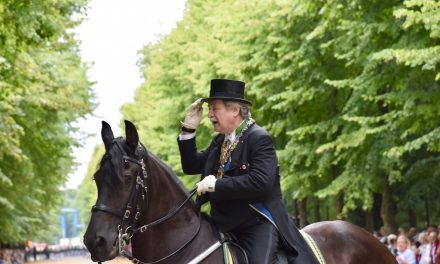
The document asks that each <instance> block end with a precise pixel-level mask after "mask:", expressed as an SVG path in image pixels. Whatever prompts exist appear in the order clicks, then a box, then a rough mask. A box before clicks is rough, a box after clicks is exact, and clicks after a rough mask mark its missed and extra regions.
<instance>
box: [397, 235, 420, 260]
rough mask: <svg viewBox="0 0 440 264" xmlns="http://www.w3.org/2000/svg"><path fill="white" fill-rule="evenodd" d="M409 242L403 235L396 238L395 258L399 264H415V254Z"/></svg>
mask: <svg viewBox="0 0 440 264" xmlns="http://www.w3.org/2000/svg"><path fill="white" fill-rule="evenodd" d="M410 247H411V242H410V241H409V239H408V237H406V236H405V235H399V237H398V238H397V251H396V260H397V262H398V263H399V264H416V254H415V253H414V251H412V250H411V248H410Z"/></svg>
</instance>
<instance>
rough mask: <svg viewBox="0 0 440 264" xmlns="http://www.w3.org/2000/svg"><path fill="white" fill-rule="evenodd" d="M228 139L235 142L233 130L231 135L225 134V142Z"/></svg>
mask: <svg viewBox="0 0 440 264" xmlns="http://www.w3.org/2000/svg"><path fill="white" fill-rule="evenodd" d="M228 139H229V141H231V142H234V140H235V130H234V131H232V133H231V134H225V140H228Z"/></svg>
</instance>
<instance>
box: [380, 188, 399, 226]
mask: <svg viewBox="0 0 440 264" xmlns="http://www.w3.org/2000/svg"><path fill="white" fill-rule="evenodd" d="M395 213H396V210H395V204H394V201H393V189H392V187H391V186H390V184H389V182H388V180H385V183H384V186H383V192H382V206H381V209H380V215H381V217H382V220H383V224H384V227H385V228H386V230H389V232H391V233H395V232H396V220H395V218H394V216H395Z"/></svg>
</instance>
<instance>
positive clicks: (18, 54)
mask: <svg viewBox="0 0 440 264" xmlns="http://www.w3.org/2000/svg"><path fill="white" fill-rule="evenodd" d="M85 4H86V1H69V0H60V1H14V0H11V1H2V2H0V112H1V115H0V183H1V184H0V214H1V215H2V217H1V218H0V230H1V232H0V234H1V236H0V242H16V241H17V239H20V238H21V239H23V238H32V237H33V236H35V235H37V234H39V232H40V230H42V229H44V228H45V227H47V223H48V222H49V221H48V218H49V217H52V216H50V215H51V213H50V212H51V211H52V210H53V209H55V208H57V206H58V205H60V199H59V198H60V197H61V196H60V188H61V187H62V186H63V185H64V183H65V182H66V180H67V175H68V174H69V172H70V171H71V169H72V167H73V166H74V163H73V161H74V157H73V155H72V147H74V146H78V143H77V139H76V138H75V137H74V132H76V131H77V128H75V127H74V126H73V122H74V121H75V120H77V119H78V118H79V117H83V116H85V115H86V114H87V113H91V112H92V109H93V107H94V103H93V97H94V95H93V92H92V90H91V85H92V83H91V82H90V81H89V80H88V79H87V69H88V67H87V65H86V64H85V63H84V62H83V61H81V58H80V56H79V50H78V45H79V43H78V41H77V40H76V39H75V37H74V35H73V33H72V29H73V28H74V27H75V26H76V25H78V24H79V23H80V22H81V20H82V17H83V15H84V14H85Z"/></svg>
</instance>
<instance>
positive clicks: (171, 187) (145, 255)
mask: <svg viewBox="0 0 440 264" xmlns="http://www.w3.org/2000/svg"><path fill="white" fill-rule="evenodd" d="M149 168H150V174H151V175H149V177H151V179H150V180H149V181H148V183H149V185H148V194H147V196H148V199H147V200H148V202H145V203H144V207H143V208H142V211H143V212H146V213H143V214H142V216H141V218H140V221H139V223H138V224H137V225H138V226H141V225H145V224H148V223H151V222H153V221H156V220H158V219H160V218H162V217H165V216H168V215H170V214H171V215H170V217H169V219H167V220H166V221H164V222H163V223H161V224H158V225H156V226H154V227H151V228H150V229H148V230H147V231H145V232H144V233H140V234H137V235H136V236H134V237H133V243H132V247H133V255H134V256H135V257H137V256H138V257H139V259H145V260H157V259H160V258H162V257H164V256H166V255H168V254H169V253H170V252H173V250H175V249H177V248H179V247H180V246H182V245H184V244H185V243H187V242H188V241H190V240H192V239H193V238H194V240H193V241H191V245H193V246H194V245H199V246H201V245H203V246H206V243H205V244H203V243H201V242H203V241H208V243H211V242H212V241H214V240H215V239H216V234H215V232H214V229H213V228H212V226H211V225H210V223H208V222H207V221H206V220H205V219H203V218H202V217H200V215H199V213H198V212H196V210H195V207H194V205H193V204H192V202H191V201H188V202H186V203H185V204H184V205H183V207H182V209H181V210H180V211H178V212H176V213H175V214H172V212H174V210H175V209H176V208H178V207H179V206H180V205H182V203H183V202H184V201H185V199H186V198H187V197H188V195H189V194H187V193H186V192H184V191H183V190H182V187H181V186H179V183H178V182H177V181H176V180H175V179H173V177H175V176H174V175H170V174H169V172H168V170H166V169H164V168H163V167H162V166H161V165H160V164H157V163H156V164H151V165H149ZM188 250H191V249H188ZM136 255H137V256H136Z"/></svg>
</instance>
